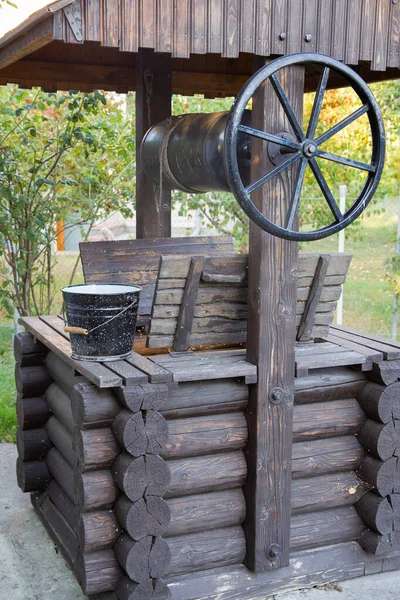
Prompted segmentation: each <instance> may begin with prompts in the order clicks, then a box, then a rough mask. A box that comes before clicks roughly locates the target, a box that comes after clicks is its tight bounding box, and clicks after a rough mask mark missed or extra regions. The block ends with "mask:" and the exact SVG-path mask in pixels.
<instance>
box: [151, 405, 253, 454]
mask: <svg viewBox="0 0 400 600" xmlns="http://www.w3.org/2000/svg"><path fill="white" fill-rule="evenodd" d="M168 432H169V434H168V442H167V443H166V446H165V451H163V452H161V455H162V456H163V457H164V458H167V459H170V458H184V457H189V456H199V455H202V454H214V453H215V452H223V451H225V452H226V451H233V450H241V449H242V448H244V446H245V445H246V442H247V438H248V431H247V423H246V419H245V418H244V415H243V414H242V413H232V414H223V415H213V416H207V417H192V418H187V419H173V420H171V421H169V423H168Z"/></svg>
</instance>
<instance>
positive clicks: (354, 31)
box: [345, 0, 363, 65]
mask: <svg viewBox="0 0 400 600" xmlns="http://www.w3.org/2000/svg"><path fill="white" fill-rule="evenodd" d="M362 5H363V0H351V2H348V3H347V26H346V50H345V62H346V64H348V65H357V64H358V60H359V55H360V37H361V10H362Z"/></svg>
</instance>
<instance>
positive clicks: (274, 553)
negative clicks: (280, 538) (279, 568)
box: [267, 544, 282, 562]
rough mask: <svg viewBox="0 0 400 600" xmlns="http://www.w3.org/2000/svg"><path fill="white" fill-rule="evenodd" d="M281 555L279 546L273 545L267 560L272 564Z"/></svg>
mask: <svg viewBox="0 0 400 600" xmlns="http://www.w3.org/2000/svg"><path fill="white" fill-rule="evenodd" d="M281 554H282V553H281V549H280V547H279V544H271V545H270V546H269V548H268V550H267V558H268V560H270V561H271V562H273V561H274V560H276V559H277V558H279V557H280V555H281Z"/></svg>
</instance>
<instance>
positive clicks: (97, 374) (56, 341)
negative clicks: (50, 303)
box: [20, 317, 122, 388]
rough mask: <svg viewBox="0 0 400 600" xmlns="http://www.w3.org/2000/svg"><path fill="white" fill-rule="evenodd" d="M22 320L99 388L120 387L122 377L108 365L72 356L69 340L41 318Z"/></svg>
mask: <svg viewBox="0 0 400 600" xmlns="http://www.w3.org/2000/svg"><path fill="white" fill-rule="evenodd" d="M20 322H21V324H22V325H23V326H24V327H25V329H26V330H27V331H29V332H30V333H32V335H34V336H35V337H36V338H37V339H38V340H39V341H40V342H42V343H43V344H44V345H45V346H46V347H47V348H48V349H49V350H51V351H52V352H54V353H55V354H56V355H57V356H59V357H60V358H61V359H62V360H63V361H64V362H66V363H67V364H68V365H70V366H72V367H73V368H74V369H75V370H76V371H78V372H79V373H80V374H81V375H83V376H84V377H86V378H87V379H88V380H89V381H91V382H92V383H94V384H95V385H96V386H98V387H99V388H104V387H116V386H117V387H118V386H119V385H121V384H122V379H121V378H120V377H118V376H117V375H115V373H112V371H110V370H109V369H107V367H104V366H103V365H101V364H99V363H90V362H87V361H82V360H81V361H78V360H74V359H73V358H71V345H70V343H69V341H68V340H66V339H65V338H63V337H62V336H61V335H60V334H58V333H57V332H56V331H54V330H53V329H52V328H51V327H49V326H48V325H47V324H46V323H44V322H43V321H41V320H40V319H38V318H36V317H22V318H21V319H20Z"/></svg>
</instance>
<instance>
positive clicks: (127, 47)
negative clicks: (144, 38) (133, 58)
mask: <svg viewBox="0 0 400 600" xmlns="http://www.w3.org/2000/svg"><path fill="white" fill-rule="evenodd" d="M121 24H122V26H121V41H120V48H121V50H122V51H123V52H137V50H138V37H139V34H138V27H139V0H121Z"/></svg>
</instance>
